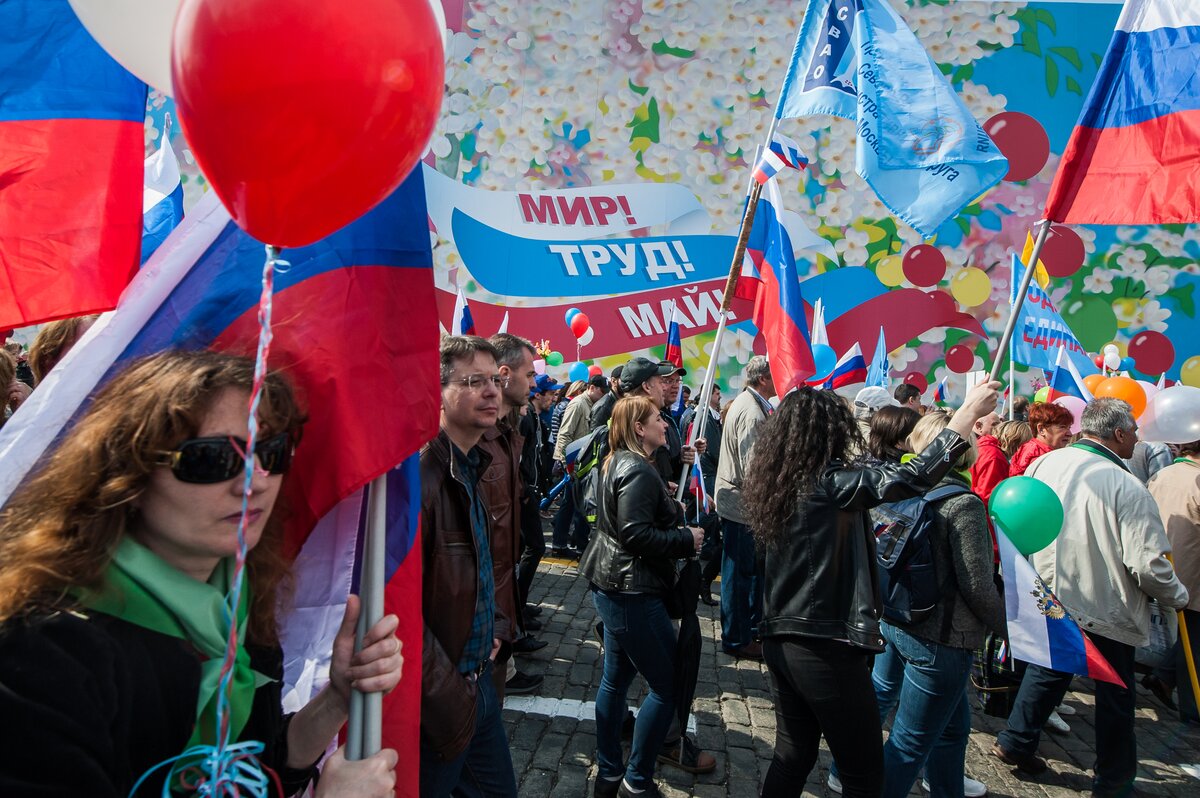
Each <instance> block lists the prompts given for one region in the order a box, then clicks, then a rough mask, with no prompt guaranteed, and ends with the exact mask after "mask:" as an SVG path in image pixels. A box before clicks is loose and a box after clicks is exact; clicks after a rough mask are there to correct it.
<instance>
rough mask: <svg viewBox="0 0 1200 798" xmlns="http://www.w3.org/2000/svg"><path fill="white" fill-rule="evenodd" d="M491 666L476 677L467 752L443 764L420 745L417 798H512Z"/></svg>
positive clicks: (509, 760) (513, 785)
mask: <svg viewBox="0 0 1200 798" xmlns="http://www.w3.org/2000/svg"><path fill="white" fill-rule="evenodd" d="M492 668H493V666H492V665H490V664H489V665H488V666H487V667H486V668H485V669H484V671H483V673H481V674H479V679H478V681H477V682H476V686H477V688H478V692H477V694H476V702H475V736H473V737H472V738H471V742H470V743H469V744H468V745H467V750H465V751H463V752H462V753H461V754H459V755H458V756H457V757H456V758H455V759H453V760H451V761H449V762H445V761H443V760H441V759H440V758H439V757H438V755H437V754H436V753H434V752H433V751H432V750H431V749H428V748H426V747H425V745H424V744H422V745H421V776H420V780H421V798H444V796H449V795H454V796H462V798H477V796H478V797H481V796H486V797H487V798H516V795H517V777H516V774H515V773H514V772H513V764H512V754H511V753H510V752H509V750H508V736H507V735H506V734H505V732H504V723H503V722H502V721H501V718H500V709H501V706H500V700H499V699H498V698H497V697H496V689H495V687H493V686H492Z"/></svg>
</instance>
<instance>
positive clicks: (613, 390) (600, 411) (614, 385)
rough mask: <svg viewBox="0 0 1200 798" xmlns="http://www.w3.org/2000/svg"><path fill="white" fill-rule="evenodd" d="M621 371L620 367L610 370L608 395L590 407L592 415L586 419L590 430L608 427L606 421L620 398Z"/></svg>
mask: <svg viewBox="0 0 1200 798" xmlns="http://www.w3.org/2000/svg"><path fill="white" fill-rule="evenodd" d="M621 371H622V367H621V366H617V367H616V368H615V369H613V370H612V374H610V375H608V393H606V394H604V396H602V397H600V401H598V402H596V404H594V405H592V415H591V417H590V418H589V419H588V424H589V426H590V427H591V428H592V429H600V428H601V427H607V426H608V420H609V419H610V418H611V417H612V411H613V405H615V404H616V403H617V400H618V399H620V398H621Z"/></svg>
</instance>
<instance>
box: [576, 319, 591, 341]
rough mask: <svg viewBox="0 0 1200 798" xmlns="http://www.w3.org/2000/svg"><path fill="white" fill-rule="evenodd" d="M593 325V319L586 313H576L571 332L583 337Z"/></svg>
mask: <svg viewBox="0 0 1200 798" xmlns="http://www.w3.org/2000/svg"><path fill="white" fill-rule="evenodd" d="M591 326H592V322H591V319H589V318H588V317H587V314H586V313H576V314H575V317H574V318H573V319H571V332H572V333H574V334H575V337H576V338H579V337H581V336H582V335H583V334H584V333H585V332H587V331H588V327H591Z"/></svg>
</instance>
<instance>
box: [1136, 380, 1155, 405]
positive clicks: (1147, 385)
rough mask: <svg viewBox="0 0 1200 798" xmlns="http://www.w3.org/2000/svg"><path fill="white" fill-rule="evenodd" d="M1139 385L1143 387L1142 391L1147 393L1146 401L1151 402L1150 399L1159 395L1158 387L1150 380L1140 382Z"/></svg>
mask: <svg viewBox="0 0 1200 798" xmlns="http://www.w3.org/2000/svg"><path fill="white" fill-rule="evenodd" d="M1137 384H1138V385H1140V386H1142V390H1143V391H1145V392H1146V401H1147V402H1149V401H1150V397H1151V396H1154V394H1156V393H1158V386H1157V385H1155V384H1154V383H1152V382H1150V381H1149V380H1138V381H1137Z"/></svg>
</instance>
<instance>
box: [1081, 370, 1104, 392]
mask: <svg viewBox="0 0 1200 798" xmlns="http://www.w3.org/2000/svg"><path fill="white" fill-rule="evenodd" d="M1107 379H1108V377H1105V376H1104V375H1103V374H1089V375H1088V376H1086V377H1084V378H1083V384H1084V385H1086V386H1087V389H1088V390H1089V391H1091V392H1092V395H1093V396H1095V395H1096V389H1097V388H1098V387H1100V383H1102V382H1104V381H1105V380H1107Z"/></svg>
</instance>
